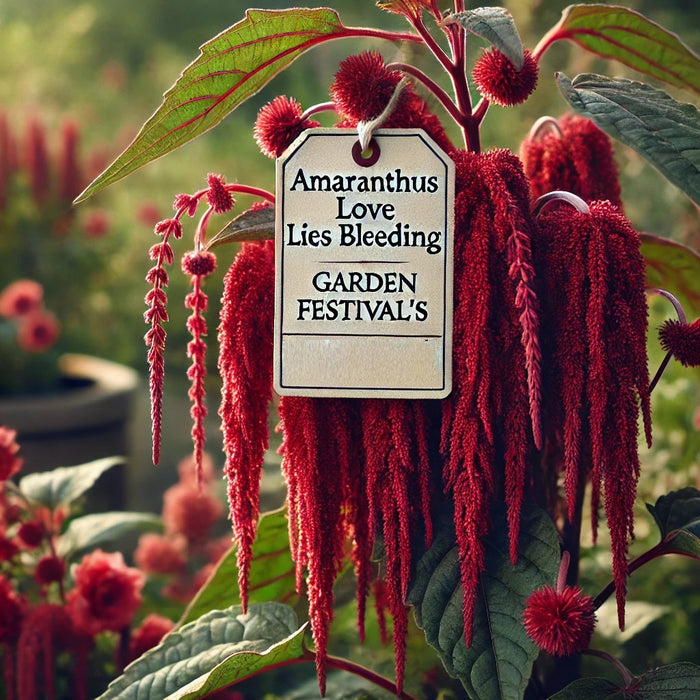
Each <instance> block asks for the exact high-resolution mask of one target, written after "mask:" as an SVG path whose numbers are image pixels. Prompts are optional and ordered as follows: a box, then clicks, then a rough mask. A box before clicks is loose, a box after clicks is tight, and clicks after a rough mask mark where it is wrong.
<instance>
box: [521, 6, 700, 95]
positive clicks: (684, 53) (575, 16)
mask: <svg viewBox="0 0 700 700" xmlns="http://www.w3.org/2000/svg"><path fill="white" fill-rule="evenodd" d="M560 39H569V40H570V41H573V42H574V43H576V44H578V45H579V46H581V47H582V48H584V49H586V50H588V51H592V52H593V53H595V54H597V55H598V56H602V57H603V58H611V59H614V60H616V61H620V63H623V64H624V65H626V66H629V67H630V68H634V69H635V70H638V71H640V72H641V73H645V74H647V75H651V76H654V77H655V78H658V79H659V80H663V81H664V82H666V83H669V84H670V85H675V86H676V87H681V88H687V89H690V90H694V91H695V92H700V57H698V55H697V54H695V53H694V52H693V51H691V49H689V48H688V47H687V46H686V45H685V44H684V43H683V42H682V41H681V40H680V39H679V38H678V37H677V36H676V35H675V34H672V33H671V32H669V31H667V30H665V29H664V28H663V27H660V26H659V25H658V24H656V23H654V22H652V21H651V20H648V19H647V18H646V17H644V16H643V15H640V14H639V13H638V12H634V10H630V9H628V8H626V7H619V6H610V5H602V4H590V5H589V4H586V5H569V7H567V8H566V9H565V10H564V11H563V12H562V16H561V19H560V20H559V22H558V24H557V25H556V26H554V27H553V28H552V29H551V30H550V31H549V32H548V33H547V34H546V36H545V37H544V38H543V39H542V41H541V42H540V45H539V46H538V47H537V49H535V53H536V54H538V55H539V54H540V53H541V52H542V51H543V50H544V48H546V47H547V46H548V45H549V44H551V43H552V42H554V41H557V40H560Z"/></svg>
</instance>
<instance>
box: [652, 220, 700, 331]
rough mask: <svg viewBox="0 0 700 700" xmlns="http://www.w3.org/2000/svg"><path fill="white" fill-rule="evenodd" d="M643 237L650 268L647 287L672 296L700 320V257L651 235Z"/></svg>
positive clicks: (667, 240)
mask: <svg viewBox="0 0 700 700" xmlns="http://www.w3.org/2000/svg"><path fill="white" fill-rule="evenodd" d="M639 237H640V238H641V241H642V255H643V256H644V260H645V261H646V264H647V265H646V284H647V287H649V288H654V289H665V290H666V291H668V292H671V293H672V294H673V295H674V296H675V297H677V298H678V299H679V300H680V302H681V303H682V304H683V307H684V308H685V310H686V311H688V312H691V311H692V315H693V316H694V317H696V318H697V317H700V255H698V254H697V253H696V252H695V251H694V250H693V249H692V248H688V247H687V246H684V245H683V244H681V243H676V242H675V241H672V240H669V239H668V238H661V237H660V236H654V235H652V234H650V233H641V234H639ZM689 315H690V313H689Z"/></svg>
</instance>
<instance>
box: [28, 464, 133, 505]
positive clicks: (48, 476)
mask: <svg viewBox="0 0 700 700" xmlns="http://www.w3.org/2000/svg"><path fill="white" fill-rule="evenodd" d="M123 463H124V458H123V457H105V458H104V459H97V460H95V461H94V462H88V463H87V464H80V465H78V466H75V467H58V468H56V469H52V470H51V471H49V472H36V473H34V474H28V475H27V476H25V477H23V478H22V479H21V480H20V482H19V490H20V491H21V492H22V493H23V494H24V496H25V498H28V499H29V500H31V501H34V502H35V503H40V504H41V505H43V506H46V507H47V508H50V509H54V508H56V506H59V505H69V504H70V503H72V502H73V501H74V500H75V499H76V498H79V497H80V496H82V495H83V494H84V493H85V492H86V491H87V490H88V489H89V488H90V487H91V486H92V485H93V484H94V483H95V482H96V481H97V480H98V479H99V478H100V476H102V474H104V473H105V472H106V471H107V470H108V469H111V468H112V467H114V466H115V465H117V464H123Z"/></svg>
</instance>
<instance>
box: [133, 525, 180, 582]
mask: <svg viewBox="0 0 700 700" xmlns="http://www.w3.org/2000/svg"><path fill="white" fill-rule="evenodd" d="M186 549H187V541H186V539H185V538H184V537H182V536H175V537H172V536H169V537H164V536H163V535H157V534H155V533H151V532H149V533H147V534H145V535H141V537H140V538H139V544H138V547H137V548H136V551H135V552H134V561H135V562H136V565H137V566H138V567H139V568H140V569H142V570H143V571H145V572H146V573H155V574H178V573H180V572H182V571H183V570H184V569H185V565H186V564H187V559H186V555H185V551H186Z"/></svg>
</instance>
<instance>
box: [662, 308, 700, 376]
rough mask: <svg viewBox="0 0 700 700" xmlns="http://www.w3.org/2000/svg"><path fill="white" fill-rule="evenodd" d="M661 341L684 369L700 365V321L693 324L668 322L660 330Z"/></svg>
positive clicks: (663, 346) (664, 347) (697, 320)
mask: <svg viewBox="0 0 700 700" xmlns="http://www.w3.org/2000/svg"><path fill="white" fill-rule="evenodd" d="M659 340H660V341H661V347H662V348H663V349H664V350H665V351H666V352H670V353H671V354H672V355H673V357H675V358H676V359H677V360H678V361H679V362H680V363H681V364H682V365H683V366H684V367H697V366H698V365H700V319H696V320H695V321H693V322H692V323H683V322H682V321H674V320H668V321H666V322H665V323H664V324H663V325H662V326H661V328H660V329H659Z"/></svg>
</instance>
